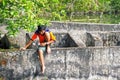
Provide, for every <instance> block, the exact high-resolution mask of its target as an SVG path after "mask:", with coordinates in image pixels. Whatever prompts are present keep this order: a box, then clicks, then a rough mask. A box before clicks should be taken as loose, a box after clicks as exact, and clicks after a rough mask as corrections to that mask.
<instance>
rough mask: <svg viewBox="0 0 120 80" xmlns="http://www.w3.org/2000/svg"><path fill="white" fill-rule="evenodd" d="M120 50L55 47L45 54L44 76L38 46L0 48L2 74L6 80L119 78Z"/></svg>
mask: <svg viewBox="0 0 120 80" xmlns="http://www.w3.org/2000/svg"><path fill="white" fill-rule="evenodd" d="M119 50H120V48H119V47H109V48H108V47H99V48H78V47H76V48H75V47H74V48H52V53H51V54H49V55H47V54H46V55H45V65H46V70H45V74H44V76H43V75H41V73H40V71H41V70H40V63H39V58H38V55H37V53H36V51H35V50H26V51H13V52H0V56H1V57H0V65H1V66H0V76H1V77H4V78H5V79H6V80H27V79H31V80H35V79H37V78H45V79H49V80H59V79H60V80H62V79H63V80H72V79H76V80H77V79H78V80H97V79H98V80H105V79H108V80H119V79H120V76H119V75H120V67H119V66H120V57H119V54H120V52H119ZM5 61H6V62H5Z"/></svg>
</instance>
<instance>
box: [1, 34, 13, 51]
mask: <svg viewBox="0 0 120 80" xmlns="http://www.w3.org/2000/svg"><path fill="white" fill-rule="evenodd" d="M10 46H11V44H10V41H9V39H8V37H7V35H6V34H5V35H4V36H3V37H2V38H1V39H0V48H1V49H10Z"/></svg>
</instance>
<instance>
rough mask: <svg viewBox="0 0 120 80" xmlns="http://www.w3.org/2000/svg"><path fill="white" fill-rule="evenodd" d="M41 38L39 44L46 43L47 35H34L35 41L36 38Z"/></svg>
mask: <svg viewBox="0 0 120 80" xmlns="http://www.w3.org/2000/svg"><path fill="white" fill-rule="evenodd" d="M37 37H38V38H39V42H40V43H43V42H45V35H41V34H38V33H34V34H33V35H32V38H31V39H32V40H33V41H34V40H35V39H36V38H37Z"/></svg>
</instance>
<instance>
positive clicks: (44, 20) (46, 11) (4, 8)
mask: <svg viewBox="0 0 120 80" xmlns="http://www.w3.org/2000/svg"><path fill="white" fill-rule="evenodd" d="M58 3H59V1H58V0H1V1H0V22H1V23H4V24H7V29H8V31H9V34H10V35H15V34H16V33H17V32H19V30H20V29H25V30H27V31H32V30H34V29H35V26H37V25H38V24H45V25H48V24H49V20H51V19H52V20H57V19H58V20H60V18H62V17H61V15H60V14H61V13H60V12H59V11H61V12H62V14H63V15H64V10H62V7H59V8H57V7H56V6H58Z"/></svg>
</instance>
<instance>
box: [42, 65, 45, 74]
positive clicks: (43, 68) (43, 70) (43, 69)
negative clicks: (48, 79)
mask: <svg viewBox="0 0 120 80" xmlns="http://www.w3.org/2000/svg"><path fill="white" fill-rule="evenodd" d="M44 72H45V66H43V67H41V73H42V74H44Z"/></svg>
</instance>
